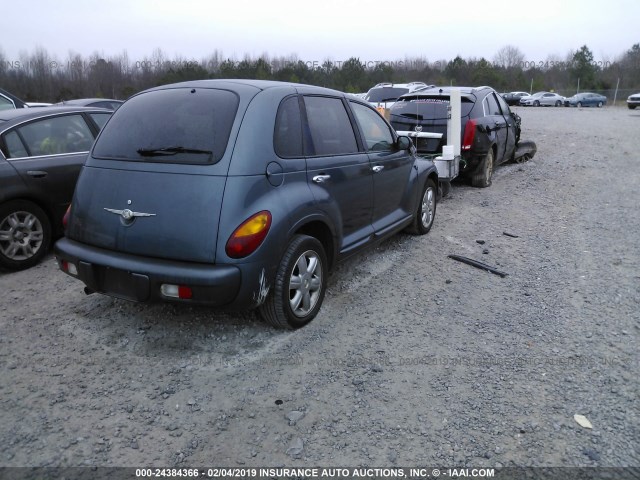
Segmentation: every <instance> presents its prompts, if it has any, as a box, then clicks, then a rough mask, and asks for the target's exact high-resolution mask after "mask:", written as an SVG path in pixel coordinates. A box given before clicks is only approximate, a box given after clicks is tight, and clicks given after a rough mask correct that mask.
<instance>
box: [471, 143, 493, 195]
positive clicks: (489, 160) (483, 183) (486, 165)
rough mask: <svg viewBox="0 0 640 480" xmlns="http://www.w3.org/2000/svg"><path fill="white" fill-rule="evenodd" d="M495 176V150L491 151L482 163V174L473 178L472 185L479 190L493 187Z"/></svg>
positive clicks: (477, 174)
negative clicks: (493, 177) (492, 182)
mask: <svg viewBox="0 0 640 480" xmlns="http://www.w3.org/2000/svg"><path fill="white" fill-rule="evenodd" d="M492 176H493V148H491V149H489V152H487V156H486V157H484V160H483V161H482V167H481V168H480V172H479V173H476V174H475V175H474V176H473V177H471V185H472V186H474V187H479V188H486V187H489V186H490V185H491V177H492Z"/></svg>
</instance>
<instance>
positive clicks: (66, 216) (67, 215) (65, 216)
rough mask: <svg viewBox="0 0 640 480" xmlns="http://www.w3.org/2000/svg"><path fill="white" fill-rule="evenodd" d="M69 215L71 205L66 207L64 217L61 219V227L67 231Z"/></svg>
mask: <svg viewBox="0 0 640 480" xmlns="http://www.w3.org/2000/svg"><path fill="white" fill-rule="evenodd" d="M69 215H71V205H69V206H68V207H67V211H66V212H64V217H62V226H63V227H64V229H65V230H66V229H67V224H68V223H69Z"/></svg>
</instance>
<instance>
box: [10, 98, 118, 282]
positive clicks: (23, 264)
mask: <svg viewBox="0 0 640 480" xmlns="http://www.w3.org/2000/svg"><path fill="white" fill-rule="evenodd" d="M110 115H111V111H108V110H103V109H100V108H83V107H49V108H46V109H41V108H34V109H30V108H21V109H18V110H3V111H0V266H1V267H5V268H9V269H14V270H17V269H22V268H27V267H30V266H32V265H34V264H35V263H37V262H38V261H39V260H40V259H41V258H42V256H43V255H44V254H45V253H46V252H47V250H48V249H49V247H50V245H51V239H52V238H55V237H57V236H60V235H62V231H63V229H62V217H63V215H64V212H65V211H66V209H67V207H68V206H69V203H71V199H72V197H73V189H74V187H75V184H76V180H77V179H78V175H79V173H80V168H81V167H82V164H83V163H84V161H85V159H86V158H87V154H88V153H89V150H90V148H91V146H92V145H93V141H94V139H95V137H96V136H97V134H98V131H99V130H100V128H101V127H102V125H104V123H105V122H106V121H107V119H108V118H109V116H110Z"/></svg>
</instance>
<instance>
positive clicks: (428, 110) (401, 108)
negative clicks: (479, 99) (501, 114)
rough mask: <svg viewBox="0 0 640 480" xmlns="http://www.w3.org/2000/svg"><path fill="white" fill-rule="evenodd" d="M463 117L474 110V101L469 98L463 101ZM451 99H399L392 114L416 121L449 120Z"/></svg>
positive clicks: (461, 106) (418, 97)
mask: <svg viewBox="0 0 640 480" xmlns="http://www.w3.org/2000/svg"><path fill="white" fill-rule="evenodd" d="M460 100H461V105H460V110H461V115H462V116H463V117H466V116H467V115H469V113H470V112H471V109H472V108H473V100H472V99H471V98H469V97H464V96H463V97H462V98H461V99H460ZM448 107H449V97H445V96H443V95H416V96H413V95H411V96H410V97H405V98H401V99H399V100H398V101H397V102H396V103H395V104H394V105H393V107H391V113H392V114H393V115H400V116H403V117H408V118H412V119H415V120H435V119H443V118H449V111H448Z"/></svg>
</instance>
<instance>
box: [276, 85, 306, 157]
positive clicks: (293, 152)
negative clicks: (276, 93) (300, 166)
mask: <svg viewBox="0 0 640 480" xmlns="http://www.w3.org/2000/svg"><path fill="white" fill-rule="evenodd" d="M273 148H274V150H275V151H276V155H278V156H279V157H285V158H286V157H289V158H291V157H302V156H303V153H302V121H301V119H300V104H299V103H298V97H289V98H285V99H284V100H283V101H282V103H280V107H279V108H278V113H277V114H276V126H275V131H274V132H273Z"/></svg>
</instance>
